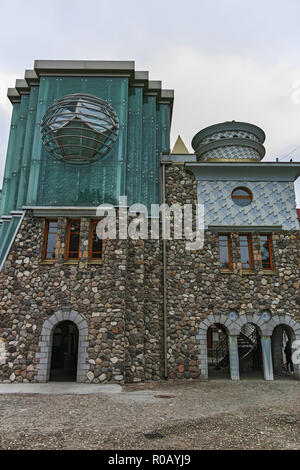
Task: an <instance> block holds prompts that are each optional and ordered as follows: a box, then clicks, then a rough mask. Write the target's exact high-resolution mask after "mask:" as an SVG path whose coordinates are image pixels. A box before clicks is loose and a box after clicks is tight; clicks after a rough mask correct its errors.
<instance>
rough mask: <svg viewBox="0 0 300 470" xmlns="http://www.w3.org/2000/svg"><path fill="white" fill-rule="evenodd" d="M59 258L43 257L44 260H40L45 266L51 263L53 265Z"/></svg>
mask: <svg viewBox="0 0 300 470" xmlns="http://www.w3.org/2000/svg"><path fill="white" fill-rule="evenodd" d="M56 261H57V260H56V259H54V260H50V259H42V261H41V262H40V264H43V265H45V266H47V265H49V266H52V265H53V264H54V263H55V262H56Z"/></svg>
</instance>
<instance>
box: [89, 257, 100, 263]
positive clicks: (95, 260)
mask: <svg viewBox="0 0 300 470" xmlns="http://www.w3.org/2000/svg"><path fill="white" fill-rule="evenodd" d="M102 263H103V258H102V259H90V260H88V264H102Z"/></svg>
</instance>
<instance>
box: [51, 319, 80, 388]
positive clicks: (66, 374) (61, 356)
mask: <svg viewBox="0 0 300 470" xmlns="http://www.w3.org/2000/svg"><path fill="white" fill-rule="evenodd" d="M77 356H78V328H77V326H76V325H75V323H73V322H72V321H68V320H67V321H63V322H60V323H58V324H57V325H56V326H55V327H54V329H53V336H52V353H51V366H50V380H51V381H64V382H65V381H75V380H76V374H77Z"/></svg>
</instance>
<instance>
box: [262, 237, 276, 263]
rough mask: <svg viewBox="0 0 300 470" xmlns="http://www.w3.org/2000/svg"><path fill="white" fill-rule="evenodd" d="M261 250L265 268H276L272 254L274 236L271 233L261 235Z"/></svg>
mask: <svg viewBox="0 0 300 470" xmlns="http://www.w3.org/2000/svg"><path fill="white" fill-rule="evenodd" d="M260 252H261V262H262V267H263V269H274V262H273V256H272V237H271V235H270V234H267V235H263V234H261V235H260Z"/></svg>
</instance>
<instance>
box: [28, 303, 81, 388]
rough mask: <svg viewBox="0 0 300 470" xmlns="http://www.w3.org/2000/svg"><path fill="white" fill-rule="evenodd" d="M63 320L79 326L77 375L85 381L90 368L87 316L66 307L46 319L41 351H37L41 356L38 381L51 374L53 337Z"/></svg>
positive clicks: (77, 380) (78, 380) (41, 337)
mask: <svg viewBox="0 0 300 470" xmlns="http://www.w3.org/2000/svg"><path fill="white" fill-rule="evenodd" d="M63 321H71V322H73V323H75V325H76V326H77V328H78V361H77V375H76V382H85V380H86V373H87V370H88V369H89V365H88V364H87V361H86V359H87V357H88V353H87V347H88V342H87V335H88V324H87V322H86V320H85V318H84V317H83V316H82V315H80V314H79V313H78V312H76V311H75V310H71V309H64V310H63V311H62V310H58V312H56V313H55V314H54V315H52V316H51V317H49V318H48V319H47V320H45V321H44V323H43V327H42V331H41V336H40V341H39V348H40V352H39V353H36V355H35V356H36V358H39V360H40V361H39V363H38V364H37V376H36V380H37V381H38V382H47V381H48V380H49V376H50V365H51V353H52V338H53V331H54V327H55V326H57V325H58V324H59V323H61V322H63Z"/></svg>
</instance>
